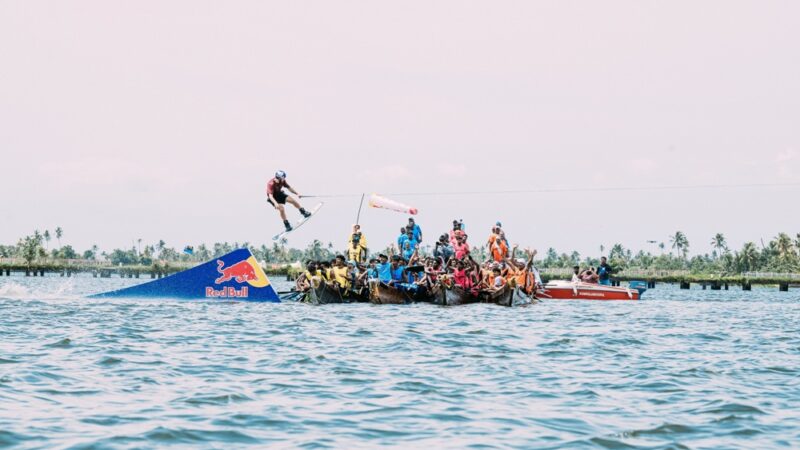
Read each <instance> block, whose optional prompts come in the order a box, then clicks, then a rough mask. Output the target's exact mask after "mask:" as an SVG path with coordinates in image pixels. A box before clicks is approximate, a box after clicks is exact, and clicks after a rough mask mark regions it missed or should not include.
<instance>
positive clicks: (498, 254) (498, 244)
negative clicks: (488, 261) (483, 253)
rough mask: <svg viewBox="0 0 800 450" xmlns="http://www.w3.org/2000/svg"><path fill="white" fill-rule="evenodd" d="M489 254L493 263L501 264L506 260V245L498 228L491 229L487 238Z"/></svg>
mask: <svg viewBox="0 0 800 450" xmlns="http://www.w3.org/2000/svg"><path fill="white" fill-rule="evenodd" d="M488 245H489V254H491V255H492V259H493V260H494V261H495V262H498V263H502V262H505V260H506V258H508V244H506V240H505V239H504V238H503V236H501V235H500V228H498V227H493V228H492V234H491V235H490V236H489V242H488Z"/></svg>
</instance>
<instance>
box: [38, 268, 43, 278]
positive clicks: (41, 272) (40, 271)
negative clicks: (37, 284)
mask: <svg viewBox="0 0 800 450" xmlns="http://www.w3.org/2000/svg"><path fill="white" fill-rule="evenodd" d="M39 276H40V277H43V276H44V269H40V270H39Z"/></svg>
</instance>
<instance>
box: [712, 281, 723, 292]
mask: <svg viewBox="0 0 800 450" xmlns="http://www.w3.org/2000/svg"><path fill="white" fill-rule="evenodd" d="M721 289H722V286H721V285H720V284H719V282H718V281H715V282H713V283H711V290H712V291H719V290H721Z"/></svg>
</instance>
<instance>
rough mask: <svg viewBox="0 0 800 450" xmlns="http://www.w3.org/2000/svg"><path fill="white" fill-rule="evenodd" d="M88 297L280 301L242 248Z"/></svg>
mask: <svg viewBox="0 0 800 450" xmlns="http://www.w3.org/2000/svg"><path fill="white" fill-rule="evenodd" d="M89 297H90V298H120V297H126V298H178V299H184V300H206V299H211V300H228V301H230V300H241V301H251V302H276V303H278V302H280V298H279V297H278V294H277V293H276V292H275V289H274V288H273V287H272V284H270V282H269V278H267V274H265V273H264V270H263V269H262V268H261V265H259V264H258V261H256V258H255V257H254V256H253V254H252V253H250V250H249V249H246V248H242V249H239V250H234V251H233V252H231V253H228V254H227V255H225V256H222V257H220V258H216V259H214V260H212V261H209V262H207V263H204V264H201V265H199V266H197V267H194V268H192V269H189V270H184V271H183V272H178V273H176V274H173V275H170V276H168V277H165V278H161V279H159V280H153V281H150V282H148V283H144V284H140V285H137V286H131V287H129V288H125V289H120V290H117V291H111V292H105V293H102V294H95V295H91V296H89Z"/></svg>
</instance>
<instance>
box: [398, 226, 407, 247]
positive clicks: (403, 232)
mask: <svg viewBox="0 0 800 450" xmlns="http://www.w3.org/2000/svg"><path fill="white" fill-rule="evenodd" d="M406 239H408V235H407V234H406V227H402V228H400V236H398V237H397V251H399V252H400V253H402V252H403V244H405V242H406Z"/></svg>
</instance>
